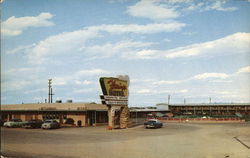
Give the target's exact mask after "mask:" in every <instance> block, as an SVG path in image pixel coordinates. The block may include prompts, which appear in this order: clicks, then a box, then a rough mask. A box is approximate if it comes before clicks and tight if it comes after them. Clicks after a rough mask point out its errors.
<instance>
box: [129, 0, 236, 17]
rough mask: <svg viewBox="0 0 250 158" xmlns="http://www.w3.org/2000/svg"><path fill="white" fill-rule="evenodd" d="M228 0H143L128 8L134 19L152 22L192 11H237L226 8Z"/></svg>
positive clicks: (234, 8)
mask: <svg viewBox="0 0 250 158" xmlns="http://www.w3.org/2000/svg"><path fill="white" fill-rule="evenodd" d="M226 2H227V1H226V0H216V1H214V0H207V1H205V2H203V1H202V2H200V1H193V0H150V1H149V0H141V1H139V2H137V3H136V4H134V5H132V6H129V7H128V8H127V13H128V14H129V15H131V16H133V17H140V18H148V19H151V20H173V19H176V18H178V17H180V16H182V15H183V14H185V13H187V12H191V11H199V12H204V11H211V10H216V11H235V10H237V9H238V8H236V7H224V5H225V4H226Z"/></svg>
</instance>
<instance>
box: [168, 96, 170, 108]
mask: <svg viewBox="0 0 250 158" xmlns="http://www.w3.org/2000/svg"><path fill="white" fill-rule="evenodd" d="M169 103H170V94H169V95H168V105H169Z"/></svg>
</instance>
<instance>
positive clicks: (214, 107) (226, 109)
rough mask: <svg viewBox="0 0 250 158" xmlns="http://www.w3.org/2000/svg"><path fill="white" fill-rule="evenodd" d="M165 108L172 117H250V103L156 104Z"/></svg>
mask: <svg viewBox="0 0 250 158" xmlns="http://www.w3.org/2000/svg"><path fill="white" fill-rule="evenodd" d="M164 106H165V107H166V109H169V110H170V111H171V112H172V113H173V114H174V115H207V116H226V115H236V114H240V115H244V116H249V115H250V103H228V104H226V103H220V104H212V103H211V104H170V105H168V104H165V103H160V104H157V107H164Z"/></svg>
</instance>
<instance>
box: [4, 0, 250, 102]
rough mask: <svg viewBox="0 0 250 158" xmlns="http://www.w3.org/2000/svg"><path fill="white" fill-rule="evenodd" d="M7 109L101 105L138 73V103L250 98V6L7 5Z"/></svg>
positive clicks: (166, 2) (185, 1)
mask: <svg viewBox="0 0 250 158" xmlns="http://www.w3.org/2000/svg"><path fill="white" fill-rule="evenodd" d="M1 14H2V16H1V21H2V23H1V103H2V104H19V103H22V102H23V103H33V102H44V100H45V98H47V80H48V79H49V78H52V87H53V91H54V93H55V95H54V100H57V99H61V100H63V101H66V100H68V99H73V101H74V102H97V103H100V99H99V95H100V94H101V88H100V86H99V78H100V77H115V76H117V75H128V76H129V77H130V87H129V91H130V92H129V93H130V96H129V106H154V105H155V104H157V103H162V102H167V98H168V95H171V100H170V103H183V100H184V99H185V100H186V103H208V101H209V98H210V97H211V99H212V102H240V103H241V102H250V20H249V19H250V2H249V1H244V0H242V1H224V0H218V1H213V0H212V1H209V0H204V1H200V0H199V1H198V0H197V1H195V0H145V1H144V0H143V1H128V0H106V1H105V0H99V1H97V0H95V1H93V0H53V1H49V0H43V1H38V0H35V1H34V0H5V1H2V2H1Z"/></svg>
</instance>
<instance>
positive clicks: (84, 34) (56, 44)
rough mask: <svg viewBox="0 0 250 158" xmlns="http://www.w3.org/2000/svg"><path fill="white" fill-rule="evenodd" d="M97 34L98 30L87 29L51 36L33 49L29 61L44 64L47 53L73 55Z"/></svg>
mask: <svg viewBox="0 0 250 158" xmlns="http://www.w3.org/2000/svg"><path fill="white" fill-rule="evenodd" d="M97 36H98V35H97V32H95V31H87V30H78V31H73V32H65V33H61V34H58V35H54V36H50V37H48V38H47V39H45V40H43V41H40V42H39V43H38V44H37V45H36V46H35V47H34V48H32V49H31V51H30V53H29V56H28V58H29V61H30V62H31V63H35V64H42V63H43V62H44V61H45V59H46V55H50V56H52V55H55V54H61V55H62V54H64V55H66V54H68V55H72V53H74V52H77V51H79V48H81V47H83V46H84V45H85V43H86V41H87V40H89V39H92V38H96V37H97Z"/></svg>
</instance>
